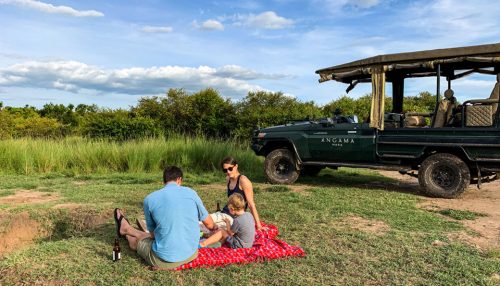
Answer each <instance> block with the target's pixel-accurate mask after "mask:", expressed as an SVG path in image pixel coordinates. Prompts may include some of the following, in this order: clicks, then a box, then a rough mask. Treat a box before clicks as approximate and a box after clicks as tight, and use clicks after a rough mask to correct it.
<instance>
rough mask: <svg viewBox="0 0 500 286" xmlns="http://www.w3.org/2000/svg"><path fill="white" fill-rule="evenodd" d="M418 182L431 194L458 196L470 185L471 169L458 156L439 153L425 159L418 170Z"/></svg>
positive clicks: (435, 195) (449, 197)
mask: <svg viewBox="0 0 500 286" xmlns="http://www.w3.org/2000/svg"><path fill="white" fill-rule="evenodd" d="M418 182H419V183H420V187H421V188H422V189H423V191H424V192H425V193H426V194H428V195H430V196H434V197H440V198H447V199H451V198H456V197H459V196H460V195H461V194H462V193H463V192H465V191H466V190H467V188H468V187H469V184H470V170H469V167H468V166H467V165H466V164H465V162H464V161H462V159H460V158H458V157H457V156H455V155H452V154H448V153H438V154H434V155H431V156H429V157H428V158H427V159H425V160H424V162H423V163H422V165H421V166H420V169H419V170H418Z"/></svg>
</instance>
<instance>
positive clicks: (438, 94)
mask: <svg viewBox="0 0 500 286" xmlns="http://www.w3.org/2000/svg"><path fill="white" fill-rule="evenodd" d="M436 68H437V71H436V73H437V77H436V107H435V108H434V114H433V116H432V124H431V126H434V121H435V120H436V114H437V110H438V107H439V100H440V99H441V95H440V92H441V65H440V64H438V65H437V67H436Z"/></svg>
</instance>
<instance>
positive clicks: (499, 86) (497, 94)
mask: <svg viewBox="0 0 500 286" xmlns="http://www.w3.org/2000/svg"><path fill="white" fill-rule="evenodd" d="M490 99H496V100H499V99H500V73H499V74H497V82H496V83H495V86H494V87H493V90H492V91H491V95H490ZM497 110H498V102H497V103H493V104H491V112H492V113H493V114H492V116H493V117H494V116H495V114H496V113H497ZM493 119H494V118H493ZM493 121H495V120H493Z"/></svg>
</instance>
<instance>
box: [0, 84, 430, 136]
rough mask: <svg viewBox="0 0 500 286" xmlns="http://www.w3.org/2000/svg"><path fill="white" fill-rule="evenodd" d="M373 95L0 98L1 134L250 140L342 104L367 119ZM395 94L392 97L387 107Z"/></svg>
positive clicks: (418, 100)
mask: <svg viewBox="0 0 500 286" xmlns="http://www.w3.org/2000/svg"><path fill="white" fill-rule="evenodd" d="M370 100H371V95H370V94H367V95H364V96H362V97H359V98H357V99H354V98H350V97H348V96H342V97H340V98H339V99H336V100H333V101H331V102H330V103H328V104H326V105H324V106H319V105H318V104H316V103H315V102H314V101H306V102H302V101H300V100H298V99H296V98H293V97H289V96H286V95H284V94H283V93H281V92H266V91H256V92H249V93H248V94H247V95H246V96H245V97H244V98H243V99H242V100H239V101H231V100H230V99H227V98H224V97H223V96H222V95H221V94H219V92H218V91H217V90H215V89H212V88H207V89H203V90H201V91H199V92H195V93H188V92H186V91H185V90H183V89H170V90H168V92H167V93H166V94H165V95H164V96H153V97H143V98H141V99H139V101H138V102H137V104H136V105H135V106H131V107H130V108H128V109H109V108H101V107H98V106H96V105H86V104H79V105H77V106H75V105H73V104H69V105H67V106H66V105H63V104H53V103H48V104H45V105H44V106H43V107H42V108H35V107H33V106H29V105H26V106H25V107H10V106H5V107H4V106H3V104H2V102H0V139H7V138H19V137H45V138H57V137H65V136H82V137H89V138H109V139H114V140H128V139H139V138H146V137H160V136H168V134H186V135H193V136H196V135H200V136H205V137H210V138H214V137H215V138H238V139H244V140H247V139H248V138H249V137H250V136H251V134H252V131H253V130H254V129H255V128H256V127H257V126H258V127H266V126H272V125H278V124H284V123H286V122H287V121H290V120H301V119H306V120H314V119H319V118H322V117H330V116H332V113H333V112H334V111H335V110H336V109H338V108H339V109H341V110H342V111H343V114H356V115H358V117H359V118H360V119H367V118H368V116H369V112H370ZM435 100H436V97H435V96H434V95H432V94H430V93H429V92H421V93H420V94H418V95H416V96H409V97H405V103H404V104H405V105H404V110H405V111H418V112H429V111H432V110H433V108H434V104H435ZM391 101H392V99H391V98H390V97H386V111H390V109H391V106H392V102H391Z"/></svg>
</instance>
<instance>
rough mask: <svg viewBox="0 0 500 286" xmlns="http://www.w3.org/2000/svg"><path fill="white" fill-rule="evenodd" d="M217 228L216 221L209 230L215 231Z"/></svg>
mask: <svg viewBox="0 0 500 286" xmlns="http://www.w3.org/2000/svg"><path fill="white" fill-rule="evenodd" d="M218 229H219V226H218V225H217V224H216V223H214V227H212V229H211V231H216V230H218Z"/></svg>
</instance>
